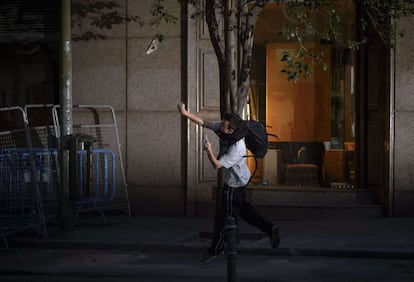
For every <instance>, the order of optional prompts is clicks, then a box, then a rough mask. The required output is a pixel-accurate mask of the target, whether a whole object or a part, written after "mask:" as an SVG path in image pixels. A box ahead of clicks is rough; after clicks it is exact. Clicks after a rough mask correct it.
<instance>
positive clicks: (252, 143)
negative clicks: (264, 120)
mask: <svg viewBox="0 0 414 282" xmlns="http://www.w3.org/2000/svg"><path fill="white" fill-rule="evenodd" d="M242 135H244V136H242V137H241V138H243V137H244V138H245V139H244V140H245V141H246V147H247V149H248V150H249V151H250V152H252V154H253V156H254V157H255V158H256V159H263V158H264V156H265V155H266V153H267V148H268V147H269V141H268V138H267V137H268V135H272V134H268V133H267V131H266V127H265V126H264V125H263V124H261V123H260V122H258V121H255V120H249V121H248V124H247V126H246V127H245V128H244V129H243V131H242ZM241 138H239V140H240V139H241Z"/></svg>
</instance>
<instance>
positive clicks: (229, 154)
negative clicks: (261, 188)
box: [219, 138, 250, 188]
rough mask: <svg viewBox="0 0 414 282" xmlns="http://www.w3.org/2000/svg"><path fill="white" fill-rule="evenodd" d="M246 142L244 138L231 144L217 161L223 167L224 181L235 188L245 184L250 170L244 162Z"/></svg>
mask: <svg viewBox="0 0 414 282" xmlns="http://www.w3.org/2000/svg"><path fill="white" fill-rule="evenodd" d="M245 156H246V144H245V143H244V138H243V139H240V140H239V141H237V142H236V143H235V144H233V145H231V146H230V147H229V148H228V149H227V151H226V153H225V154H224V155H223V156H221V157H220V159H219V162H220V163H221V164H222V166H223V167H224V168H225V170H224V183H226V184H227V185H228V186H231V187H234V188H237V187H242V186H246V185H247V184H248V182H249V179H250V170H249V167H248V166H247V164H246V157H245Z"/></svg>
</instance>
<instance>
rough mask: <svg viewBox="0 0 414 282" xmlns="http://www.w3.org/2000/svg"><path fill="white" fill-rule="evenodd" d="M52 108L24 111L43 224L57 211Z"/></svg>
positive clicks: (56, 154) (44, 106)
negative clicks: (43, 218) (33, 157)
mask: <svg viewBox="0 0 414 282" xmlns="http://www.w3.org/2000/svg"><path fill="white" fill-rule="evenodd" d="M53 106H54V105H53V104H33V105H26V106H25V107H24V111H25V113H26V115H27V120H28V124H29V133H30V138H31V140H32V146H33V152H34V156H35V164H36V170H37V174H38V175H39V176H38V179H39V189H40V193H41V194H42V199H43V209H44V212H45V216H46V220H49V219H52V218H55V217H57V215H58V209H59V194H58V189H59V181H60V176H59V173H60V172H59V152H58V143H57V137H56V135H55V128H54V124H53V113H52V111H53Z"/></svg>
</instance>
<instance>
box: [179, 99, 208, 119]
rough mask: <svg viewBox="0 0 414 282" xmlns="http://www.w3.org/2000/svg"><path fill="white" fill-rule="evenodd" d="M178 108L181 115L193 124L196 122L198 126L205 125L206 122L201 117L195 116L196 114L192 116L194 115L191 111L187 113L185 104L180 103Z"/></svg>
mask: <svg viewBox="0 0 414 282" xmlns="http://www.w3.org/2000/svg"><path fill="white" fill-rule="evenodd" d="M177 107H178V111H179V112H180V113H181V115H183V116H184V117H186V118H188V119H189V120H191V121H193V122H195V123H197V124H199V125H203V124H204V120H203V119H202V118H201V117H199V116H197V115H195V114H192V113H190V112H189V111H187V110H186V109H185V104H184V103H183V102H180V103H179V104H178V105H177Z"/></svg>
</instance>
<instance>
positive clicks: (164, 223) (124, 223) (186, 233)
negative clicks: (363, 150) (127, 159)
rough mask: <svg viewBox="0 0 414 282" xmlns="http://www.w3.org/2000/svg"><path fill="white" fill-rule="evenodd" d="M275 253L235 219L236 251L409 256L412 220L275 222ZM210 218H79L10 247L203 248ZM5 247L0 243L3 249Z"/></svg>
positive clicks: (15, 239)
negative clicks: (68, 227) (68, 226)
mask: <svg viewBox="0 0 414 282" xmlns="http://www.w3.org/2000/svg"><path fill="white" fill-rule="evenodd" d="M275 224H276V225H278V226H279V228H280V236H281V243H280V246H279V248H278V249H277V250H276V251H273V250H272V249H271V248H270V243H269V238H268V237H266V236H265V235H264V234H262V233H261V232H260V231H258V230H257V229H255V228H254V227H252V226H249V225H247V224H246V223H244V222H242V221H240V239H241V242H240V244H239V247H240V253H241V254H243V253H248V254H260V255H266V254H268V255H275V254H276V255H322V256H349V257H376V258H414V218H378V219H368V220H366V219H364V220H329V221H325V220H324V221H280V222H275ZM212 226H213V220H212V219H209V218H188V217H134V218H131V219H129V218H128V217H127V216H108V218H107V221H106V222H103V221H102V220H100V219H99V218H98V217H96V218H95V217H94V218H93V219H88V220H87V221H81V223H80V224H79V225H78V226H76V227H75V228H74V229H73V230H70V231H63V230H60V229H58V228H57V227H48V233H49V237H48V239H46V240H42V239H41V238H39V236H37V235H35V234H34V233H33V232H26V233H22V234H16V235H14V236H10V237H9V244H10V247H11V248H20V247H30V248H63V249H87V248H89V249H119V250H146V251H148V250H152V251H168V252H194V251H196V252H200V254H201V253H202V252H204V250H205V249H206V248H207V247H208V245H209V242H210V240H209V238H207V237H208V235H211V230H212ZM3 247H4V246H2V248H3Z"/></svg>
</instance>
